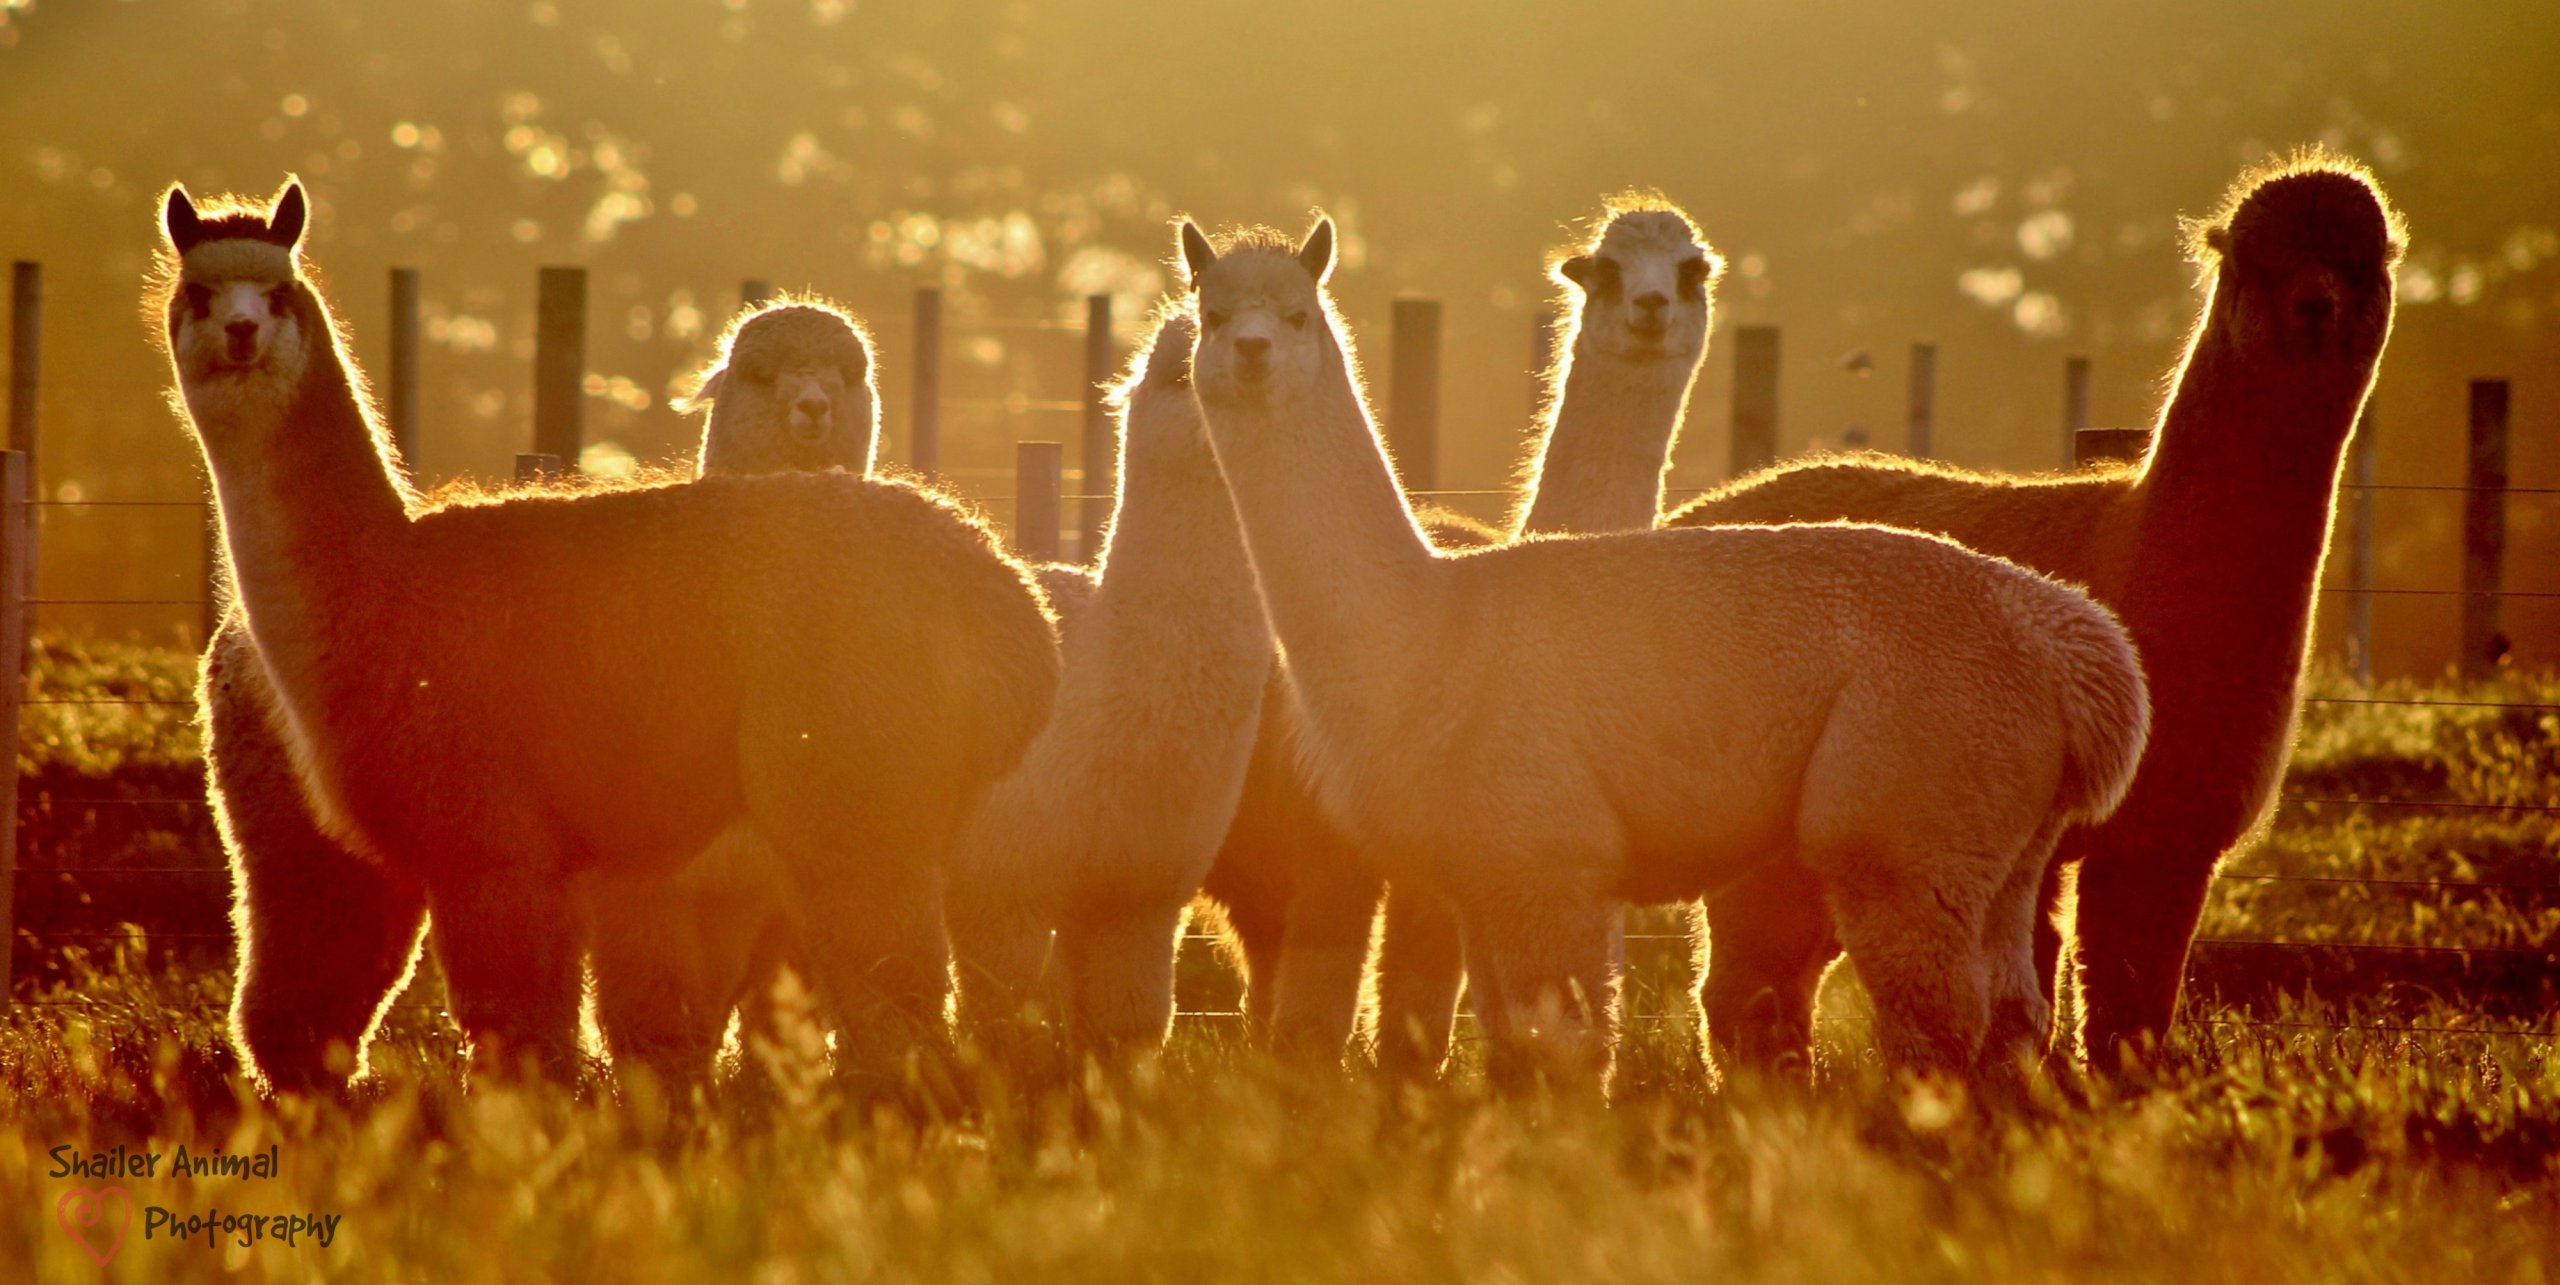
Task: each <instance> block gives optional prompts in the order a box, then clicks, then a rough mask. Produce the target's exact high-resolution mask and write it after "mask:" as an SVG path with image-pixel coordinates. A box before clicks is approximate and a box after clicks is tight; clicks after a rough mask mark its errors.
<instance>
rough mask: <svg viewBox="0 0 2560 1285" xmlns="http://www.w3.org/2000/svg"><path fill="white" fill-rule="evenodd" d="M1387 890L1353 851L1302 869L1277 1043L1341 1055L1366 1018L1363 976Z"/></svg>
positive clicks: (1283, 959) (1292, 909)
mask: <svg viewBox="0 0 2560 1285" xmlns="http://www.w3.org/2000/svg"><path fill="white" fill-rule="evenodd" d="M1381 890H1382V889H1381V886H1380V881H1379V879H1378V877H1377V876H1376V875H1375V874H1372V873H1371V872H1370V871H1369V869H1368V868H1367V867H1366V866H1365V865H1363V864H1362V863H1361V862H1359V861H1358V860H1357V859H1356V858H1354V857H1352V856H1351V855H1350V854H1349V853H1347V852H1339V853H1336V852H1328V853H1327V854H1326V859H1325V860H1322V861H1311V862H1309V863H1308V865H1307V867H1306V868H1305V869H1302V870H1301V871H1300V872H1299V877H1298V883H1297V895H1296V896H1295V897H1294V898H1292V899H1291V900H1290V903H1289V919H1288V928H1287V936H1286V938H1285V939H1284V941H1283V943H1282V945H1281V954H1280V968H1279V979H1278V980H1279V986H1278V991H1279V994H1278V995H1277V996H1276V997H1275V1001H1274V1007H1273V1009H1272V1014H1271V1046H1272V1047H1273V1048H1274V1049H1277V1050H1280V1051H1282V1052H1285V1053H1293V1054H1303V1055H1306V1056H1310V1057H1315V1058H1319V1059H1334V1058H1339V1057H1341V1056H1342V1052H1343V1049H1344V1048H1345V1046H1347V1045H1348V1044H1350V1042H1351V1031H1352V1028H1353V1027H1354V1026H1357V1025H1358V1024H1359V1021H1360V980H1361V976H1362V974H1363V973H1365V972H1366V971H1367V969H1368V966H1369V931H1370V929H1371V928H1372V927H1373V926H1374V925H1375V923H1376V921H1377V915H1378V894H1379V893H1380V891H1381Z"/></svg>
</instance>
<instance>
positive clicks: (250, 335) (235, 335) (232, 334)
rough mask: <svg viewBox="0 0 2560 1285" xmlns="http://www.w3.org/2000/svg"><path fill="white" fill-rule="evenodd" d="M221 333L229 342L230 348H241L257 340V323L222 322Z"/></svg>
mask: <svg viewBox="0 0 2560 1285" xmlns="http://www.w3.org/2000/svg"><path fill="white" fill-rule="evenodd" d="M222 333H223V334H224V335H225V336H226V337H228V338H229V339H230V340H231V346H232V347H234V348H238V347H242V346H244V345H246V344H248V343H250V342H252V341H254V340H255V339H257V337H258V323H257V322H254V321H228V322H224V323H223V326H222Z"/></svg>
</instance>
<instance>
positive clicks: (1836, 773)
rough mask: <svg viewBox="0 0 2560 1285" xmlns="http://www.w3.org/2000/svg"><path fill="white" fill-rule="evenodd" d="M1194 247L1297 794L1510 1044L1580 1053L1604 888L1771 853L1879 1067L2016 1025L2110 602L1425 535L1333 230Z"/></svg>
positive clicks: (1580, 544)
mask: <svg viewBox="0 0 2560 1285" xmlns="http://www.w3.org/2000/svg"><path fill="white" fill-rule="evenodd" d="M1183 246H1184V252H1185V257H1186V260H1187V261H1188V262H1189V264H1190V266H1191V271H1192V276H1193V281H1194V283H1195V288H1196V289H1197V292H1198V296H1199V298H1198V306H1199V313H1200V317H1201V324H1202V333H1201V340H1200V349H1199V355H1198V359H1197V368H1198V383H1199V393H1200V399H1201V405H1202V409H1203V411H1204V412H1205V414H1206V416H1207V420H1208V424H1209V430H1210V437H1211V440H1212V442H1213V443H1214V445H1215V447H1216V450H1217V454H1218V461H1219V464H1220V466H1221V467H1222V469H1223V470H1224V472H1225V474H1226V477H1227V480H1228V483H1229V486H1230V488H1231V490H1232V491H1233V493H1234V496H1235V503H1236V509H1237V513H1238V515H1239V516H1240V517H1241V519H1242V522H1243V527H1244V533H1245V539H1246V544H1247V547H1248V548H1249V549H1250V550H1251V551H1252V554H1253V565H1254V570H1255V574H1256V576H1257V579H1258V580H1259V582H1260V584H1261V587H1262V591H1263V601H1264V605H1265V608H1266V610H1267V611H1268V612H1269V613H1270V616H1271V622H1272V625H1273V628H1274V631H1275V633H1276V635H1277V637H1278V638H1279V641H1280V643H1281V645H1282V646H1283V647H1284V648H1286V650H1287V653H1288V657H1289V665H1290V675H1291V680H1292V689H1293V691H1294V693H1295V695H1296V700H1297V704H1298V707H1299V713H1300V715H1301V723H1300V727H1301V733H1302V738H1303V741H1304V748H1305V753H1306V760H1307V763H1306V765H1307V769H1308V771H1309V775H1310V777H1311V780H1312V782H1313V784H1314V787H1315V790H1316V793H1317V796H1318V797H1319V798H1320V799H1321V800H1322V801H1323V803H1324V805H1325V807H1326V808H1327V809H1328V810H1329V811H1330V812H1332V813H1333V814H1334V815H1335V816H1336V817H1337V818H1339V819H1340V820H1341V821H1342V822H1343V823H1344V825H1345V828H1346V830H1347V831H1348V832H1349V833H1350V834H1351V835H1353V836H1354V837H1355V839H1356V841H1357V842H1358V844H1359V845H1360V848H1361V850H1362V852H1363V853H1364V854H1365V855H1367V856H1369V857H1371V858H1372V859H1374V860H1375V861H1376V862H1377V863H1378V864H1379V866H1380V868H1381V869H1382V870H1383V871H1384V872H1385V873H1386V875H1387V877H1388V878H1389V879H1391V880H1411V881H1413V882H1415V883H1416V884H1418V885H1420V886H1422V887H1425V888H1427V889H1429V890H1431V891H1434V892H1436V893H1438V894H1439V895H1441V896H1443V897H1446V898H1448V899H1449V901H1450V903H1451V904H1452V905H1453V906H1454V907H1455V909H1456V911H1457V914H1458V916H1459V918H1460V920H1461V922H1462V923H1463V924H1464V927H1465V932H1466V941H1467V963H1468V975H1469V977H1470V978H1472V979H1473V980H1474V982H1475V984H1476V985H1477V987H1478V988H1479V991H1480V993H1481V995H1482V997H1483V998H1482V1002H1481V1003H1480V1005H1479V1010H1480V1012H1481V1013H1482V1014H1483V1016H1484V1018H1485V1020H1486V1023H1487V1026H1488V1028H1489V1034H1490V1035H1492V1036H1493V1037H1494V1039H1495V1041H1496V1048H1497V1049H1498V1050H1501V1051H1502V1052H1504V1053H1505V1054H1506V1061H1507V1060H1509V1058H1510V1056H1512V1055H1517V1054H1519V1053H1521V1052H1530V1053H1534V1054H1536V1055H1538V1056H1540V1057H1541V1058H1543V1059H1546V1060H1548V1061H1549V1064H1550V1065H1553V1066H1556V1067H1558V1068H1560V1069H1562V1068H1582V1069H1591V1068H1596V1067H1599V1066H1604V1065H1605V1062H1606V1058H1607V1051H1608V1049H1609V1047H1610V1041H1611V1038H1612V1037H1613V1035H1614V1024H1615V1007H1616V990H1617V979H1616V977H1615V975H1614V966H1613V962H1612V958H1611V954H1612V952H1611V945H1612V940H1613V937H1614V934H1615V932H1616V927H1615V925H1616V923H1617V918H1618V913H1619V909H1620V906H1621V905H1622V903H1623V902H1625V901H1627V900H1646V901H1652V900H1665V899H1672V898H1680V897H1689V896H1695V895H1698V894H1700V893H1702V892H1704V891H1706V890H1707V889H1709V888H1711V887H1713V886H1716V885H1718V884H1721V883H1724V882H1727V881H1729V880H1730V879H1732V878H1734V877H1737V876H1739V875H1741V874H1742V873H1744V872H1746V871H1748V870H1749V869H1751V868H1752V867H1753V866H1755V865H1758V864H1760V863H1762V862H1764V861H1766V860H1767V859H1768V854H1769V853H1770V852H1772V851H1773V850H1775V851H1791V852H1792V853H1794V854H1795V855H1796V856H1797V857H1798V858H1799V859H1801V860H1802V861H1803V862H1804V863H1805V864H1806V865H1807V866H1809V867H1811V868H1812V869H1814V870H1816V871H1819V872H1822V873H1823V874H1824V875H1825V877H1826V878H1828V879H1829V880H1830V881H1831V887H1832V889H1833V895H1834V897H1835V898H1836V900H1837V901H1838V903H1839V906H1840V913H1841V920H1842V925H1843V931H1844V933H1845V934H1846V936H1847V937H1848V940H1849V942H1850V948H1851V952H1852V954H1853V956H1855V957H1856V958H1857V959H1858V960H1859V965H1860V971H1861V974H1862V975H1864V976H1867V977H1869V978H1871V979H1872V989H1873V991H1874V993H1875V995H1876V997H1877V1005H1878V1011H1879V1017H1880V1025H1881V1029H1882V1034H1883V1039H1884V1043H1885V1047H1886V1049H1887V1051H1888V1053H1889V1054H1890V1055H1891V1056H1892V1057H1893V1058H1894V1060H1895V1061H1896V1062H1898V1063H1900V1064H1903V1065H1914V1066H1941V1067H1954V1068H1963V1067H1968V1066H1970V1065H1971V1064H1972V1063H1973V1061H1974V1059H1975V1058H1976V1057H1977V1056H1978V1055H1979V1054H1980V1053H1981V1052H1982V1050H1983V1048H1984V1046H1985V1038H1986V1032H1987V1031H1992V1032H1994V1033H1996V1035H1997V1036H1998V1045H1999V1047H2000V1048H2001V1049H2003V1050H2004V1051H2005V1050H2006V1049H2008V1048H2009V1047H2010V1046H2012V1045H2013V1044H2014V1043H2015V1042H2017V1040H2019V1039H2020V1038H2021V1037H2022V1035H2023V1033H2024V1032H2025V1031H2027V1030H2029V1029H2031V1028H2032V1027H2033V1026H2034V1024H2035V1023H2036V1022H2037V1021H2039V1020H2040V1019H2041V1017H2042V1007H2041V1006H2042V1004H2043V998H2042V995H2041V994H2040V993H2039V991H2038V990H2037V988H2036V986H2035V984H2034V978H2033V976H2032V973H2031V969H2030V964H2029V958H2030V954H2031V951H2030V946H2029V932H2030V925H2029V921H2030V920H2031V919H2032V917H2033V915H2032V912H2033V909H2034V899H2035V890H2036V886H2037V882H2038V880H2039V878H2040V877H2041V875H2042V872H2043V868H2044V862H2045V859H2046V857H2047V856H2048V855H2049V853H2050V848H2051V843H2052V838H2053V836H2054V835H2055V834H2056V833H2058V831H2059V830H2060V828H2061V827H2062V825H2064V824H2065V823H2067V822H2069V821H2072V820H2075V819H2078V818H2081V817H2086V816H2095V815H2102V814H2104V813H2105V812H2106V811H2108V810H2109V809H2110V808H2112V807H2113V805H2114V803H2115V801H2116V799H2117V797H2118V795H2119V794H2120V792H2121V790H2122V787H2123V785H2124V783H2125V782H2126V781H2127V780H2128V779H2129V778H2130V776H2131V772H2132V766H2133V763H2134V760H2135V758H2136V757H2137V756H2138V755H2139V753H2140V749H2141V741H2142V724H2143V722H2144V697H2143V689H2142V680H2141V674H2140V670H2139V667H2138V665H2137V664H2136V663H2135V660H2134V657H2133V654H2132V649H2131V648H2130V646H2129V645H2128V644H2127V643H2126V641H2125V639H2124V635H2123V632H2122V630H2121V629H2120V628H2118V627H2117V626H2116V625H2115V623H2114V622H2113V620H2112V619H2111V618H2110V617H2109V616H2108V615H2107V613H2106V612H2105V611H2104V609H2102V608H2099V607H2097V606H2096V605H2095V604H2093V603H2091V602H2089V601H2088V599H2087V598H2086V597H2084V596H2082V595H2080V594H2078V593H2076V592H2073V591H2071V590H2069V589H2067V588H2064V587H2063V586H2060V585H2057V584H2054V583H2053V582H2051V581H2048V580H2045V579H2043V578H2042V577H2039V576H2036V575H2034V574H2033V573H2031V572H2027V571H2024V570H2021V569H2019V568H2017V567H2014V566H2012V565H2009V564H2007V563H2002V562H1998V561H1995V560H1992V559H1988V558H1984V557H1981V556H1979V555H1975V554H1971V553H1968V552H1965V551H1964V550H1962V549H1960V548H1957V547H1956V546H1954V545H1952V544H1949V543H1947V542H1944V541H1940V540H1935V539H1931V538H1928V537H1923V536H1914V535H1909V534H1905V533H1900V532H1892V531H1885V530H1880V529H1874V528H1858V527H1839V528H1768V529H1754V530H1726V531H1682V532H1639V533H1629V534H1621V535H1612V536H1595V537H1588V538H1583V539H1573V540H1533V541H1530V542H1527V543H1523V544H1517V545H1509V546H1503V547H1499V548H1493V549H1487V550H1481V551H1477V552H1473V553H1468V554H1461V555H1455V556H1447V555H1440V554H1437V553H1435V552H1434V551H1433V550H1432V548H1431V546H1430V544H1429V542H1428V541H1427V540H1426V539H1425V538H1424V537H1423V534H1422V532H1421V531H1420V530H1419V529H1418V528H1417V527H1416V526H1415V524H1414V520H1413V515H1412V513H1411V511H1410V510H1409V509H1408V507H1407V506H1406V503H1405V500H1404V496H1403V493H1402V492H1401V491H1400V490H1399V489H1398V488H1397V486H1396V482H1395V477H1394V474H1393V471H1392V469H1391V468H1390V466H1389V465H1388V463H1387V461H1386V458H1385V455H1384V453H1383V450H1382V447H1381V445H1380V443H1379V441H1378V438H1377V435H1376V432H1375V429H1374V428H1373V427H1372V425H1371V424H1370V422H1369V416H1368V412H1367V408H1366V407H1365V405H1364V404H1363V403H1362V400H1361V397H1360V393H1359V389H1358V386H1357V382H1356V379H1355V376H1354V375H1353V373H1352V364H1351V357H1350V354H1349V352H1348V351H1347V349H1346V348H1345V347H1344V345H1343V342H1342V340H1341V339H1340V338H1339V336H1338V334H1337V330H1336V324H1337V323H1336V320H1335V318H1334V315H1333V312H1332V309H1331V305H1330V302H1329V300H1328V299H1327V297H1326V296H1325V294H1324V292H1323V290H1322V287H1321V281H1322V278H1323V276H1324V274H1325V273H1326V271H1327V270H1328V269H1329V268H1330V266H1331V257H1332V225H1331V224H1330V223H1321V222H1320V223H1319V224H1318V225H1317V227H1316V230H1315V232H1314V233H1313V234H1312V235H1311V236H1310V237H1309V239H1308V242H1307V244H1306V245H1304V246H1301V247H1299V248H1298V249H1297V250H1296V251H1295V252H1294V253H1292V252H1291V250H1290V249H1289V248H1288V243H1287V242H1286V241H1285V240H1282V239H1278V238H1273V237H1270V236H1268V235H1267V234H1247V235H1246V236H1244V237H1242V238H1240V239H1239V240H1238V241H1237V242H1236V243H1235V244H1233V245H1232V246H1231V247H1230V248H1229V249H1228V251H1227V253H1226V254H1225V255H1224V256H1223V257H1221V256H1220V255H1219V254H1218V253H1217V252H1216V251H1215V250H1214V249H1213V248H1212V247H1211V245H1210V244H1209V242H1208V241H1207V240H1206V239H1205V238H1203V237H1202V236H1201V235H1200V234H1199V232H1198V231H1197V230H1196V229H1194V228H1191V227H1189V226H1188V225H1185V228H1184V233H1183ZM1777 638H1784V639H1787V640H1788V645H1786V646H1783V647H1773V646H1770V645H1769V640H1771V639H1777Z"/></svg>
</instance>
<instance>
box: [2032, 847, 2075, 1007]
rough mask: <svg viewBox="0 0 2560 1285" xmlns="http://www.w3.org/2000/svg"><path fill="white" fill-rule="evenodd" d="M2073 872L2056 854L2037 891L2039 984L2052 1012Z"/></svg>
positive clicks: (2059, 971)
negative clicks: (2065, 890) (2068, 884)
mask: <svg viewBox="0 0 2560 1285" xmlns="http://www.w3.org/2000/svg"><path fill="white" fill-rule="evenodd" d="M2070 870H2071V863H2070V862H2069V861H2068V860H2065V859H2064V858H2063V856H2062V855H2061V854H2060V853H2059V852H2057V853H2055V855H2054V856H2053V857H2052V858H2051V859H2049V860H2047V861H2046V862H2045V866H2044V882H2043V884H2042V885H2041V886H2040V887H2039V888H2038V890H2037V892H2036V942H2035V950H2036V983H2037V985H2038V986H2040V987H2041V988H2042V989H2043V991H2044V1004H2045V1007H2046V1008H2048V1009H2050V1008H2052V1007H2053V1005H2054V991H2055V989H2056V988H2057V987H2058V986H2059V985H2060V984H2061V981H2062V910H2063V907H2062V894H2063V886H2064V882H2065V881H2066V880H2068V879H2069V878H2070V877H2071V874H2070Z"/></svg>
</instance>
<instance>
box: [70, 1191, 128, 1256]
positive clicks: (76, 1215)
mask: <svg viewBox="0 0 2560 1285" xmlns="http://www.w3.org/2000/svg"><path fill="white" fill-rule="evenodd" d="M109 1196H113V1197H115V1198H116V1204H117V1208H118V1209H120V1210H122V1212H121V1213H119V1214H118V1215H117V1216H116V1234H115V1238H114V1239H112V1240H110V1241H108V1242H107V1247H106V1248H105V1249H100V1248H98V1247H97V1246H96V1245H94V1244H92V1243H90V1240H89V1233H88V1231H87V1230H86V1229H87V1228H91V1227H95V1226H98V1225H99V1224H101V1223H104V1222H105V1221H106V1218H107V1210H106V1200H107V1197H109ZM53 1220H54V1221H55V1222H58V1223H60V1224H62V1230H63V1231H65V1232H68V1233H69V1234H70V1236H71V1239H73V1240H76V1241H78V1242H80V1248H82V1249H84V1250H87V1251H88V1252H89V1257H91V1258H94V1259H96V1260H98V1266H100V1267H104V1266H106V1265H107V1264H108V1263H110V1262H113V1261H114V1260H115V1256H116V1251H117V1250H119V1249H122V1248H124V1234H125V1233H126V1232H127V1231H129V1230H131V1229H132V1227H133V1197H131V1196H128V1195H126V1194H124V1188H122V1187H105V1188H100V1189H97V1190H94V1191H93V1190H91V1189H89V1188H87V1187H74V1188H72V1189H71V1190H69V1191H66V1192H64V1193H62V1199H61V1200H59V1201H56V1202H55V1203H54V1206H53Z"/></svg>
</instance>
